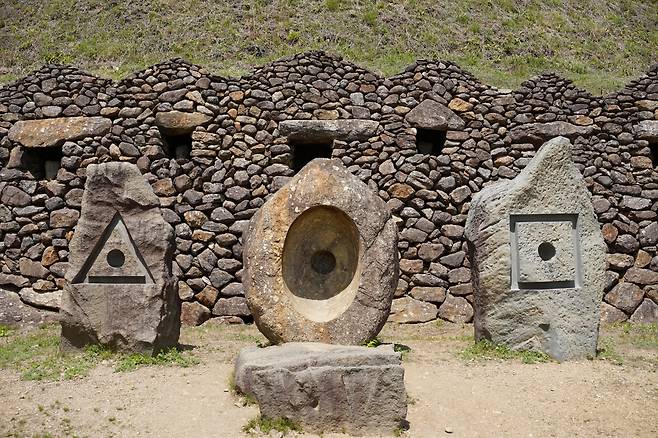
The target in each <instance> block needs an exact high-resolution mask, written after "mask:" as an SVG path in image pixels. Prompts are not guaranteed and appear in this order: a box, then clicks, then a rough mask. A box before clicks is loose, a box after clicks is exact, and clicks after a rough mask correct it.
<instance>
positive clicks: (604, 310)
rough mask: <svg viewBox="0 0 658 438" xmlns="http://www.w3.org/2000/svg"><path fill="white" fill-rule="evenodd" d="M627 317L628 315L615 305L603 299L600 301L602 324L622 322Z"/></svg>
mask: <svg viewBox="0 0 658 438" xmlns="http://www.w3.org/2000/svg"><path fill="white" fill-rule="evenodd" d="M627 319H628V316H627V315H626V314H625V313H624V312H622V311H621V310H619V309H617V308H616V307H615V306H611V305H610V304H608V303H606V302H605V301H604V302H602V303H601V322H602V323H603V324H614V323H616V322H624V321H626V320H627Z"/></svg>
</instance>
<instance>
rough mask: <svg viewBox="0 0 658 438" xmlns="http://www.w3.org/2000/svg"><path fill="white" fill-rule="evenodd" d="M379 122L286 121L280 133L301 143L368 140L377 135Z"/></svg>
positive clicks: (341, 120)
mask: <svg viewBox="0 0 658 438" xmlns="http://www.w3.org/2000/svg"><path fill="white" fill-rule="evenodd" d="M378 127H379V122H376V121H374V120H360V119H340V120H284V121H282V122H281V123H279V133H280V134H281V135H282V136H284V137H288V140H292V141H299V142H307V143H311V142H315V141H332V140H341V141H346V142H349V141H355V140H367V139H368V138H370V137H372V136H374V135H375V134H376V133H377V128H378Z"/></svg>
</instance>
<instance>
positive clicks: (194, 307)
mask: <svg viewBox="0 0 658 438" xmlns="http://www.w3.org/2000/svg"><path fill="white" fill-rule="evenodd" d="M208 318H210V310H209V309H208V308H207V307H206V306H204V305H203V304H201V303H198V302H196V301H193V302H189V301H185V302H183V303H182V304H181V314H180V320H181V323H182V324H183V325H188V326H197V325H201V324H203V323H204V322H206V321H207V320H208Z"/></svg>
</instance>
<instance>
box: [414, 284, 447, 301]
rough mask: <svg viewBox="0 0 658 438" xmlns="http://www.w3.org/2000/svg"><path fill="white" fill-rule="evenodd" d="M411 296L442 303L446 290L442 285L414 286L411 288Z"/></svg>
mask: <svg viewBox="0 0 658 438" xmlns="http://www.w3.org/2000/svg"><path fill="white" fill-rule="evenodd" d="M410 293H411V296H412V297H414V298H415V299H417V300H420V301H429V302H432V303H442V302H443V301H445V299H446V290H445V288H443V287H430V286H416V287H414V288H413V289H411V292H410Z"/></svg>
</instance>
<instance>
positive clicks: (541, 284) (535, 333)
mask: <svg viewBox="0 0 658 438" xmlns="http://www.w3.org/2000/svg"><path fill="white" fill-rule="evenodd" d="M510 230H511V231H510ZM465 235H466V238H467V241H468V244H469V250H470V256H471V266H472V269H473V277H474V281H473V285H474V294H475V317H474V325H475V337H476V340H481V339H489V340H491V341H493V342H495V343H499V344H505V345H508V346H510V347H512V348H517V349H518V348H521V349H534V350H539V351H543V352H546V353H548V354H549V355H551V356H552V357H554V358H556V359H558V360H566V359H575V358H583V357H587V356H593V355H594V354H595V353H596V345H597V339H598V325H599V316H600V303H601V298H602V296H603V290H604V287H605V270H606V257H605V253H606V245H605V242H604V241H603V237H602V235H601V230H600V228H599V224H598V221H597V219H596V216H595V214H594V209H593V206H592V201H591V198H590V194H589V192H588V190H587V188H586V186H585V183H584V181H583V177H582V176H581V175H580V173H579V172H578V170H577V168H576V167H575V165H574V164H573V161H572V159H571V144H570V143H569V141H568V140H567V139H566V138H563V137H559V138H556V139H553V140H551V141H549V142H548V143H546V144H544V145H543V146H542V147H541V149H540V150H539V151H538V152H537V154H536V156H535V158H533V159H532V161H530V163H529V164H528V165H527V166H526V168H525V169H524V170H523V171H522V172H521V173H520V174H519V175H518V176H517V177H516V178H515V179H514V180H512V181H508V182H501V183H498V184H494V185H491V186H489V187H486V188H484V189H483V190H482V191H481V192H479V193H478V194H477V195H476V196H475V197H474V199H473V201H472V203H471V207H470V210H469V214H468V219H467V222H466V233H465ZM444 305H445V304H444Z"/></svg>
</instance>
